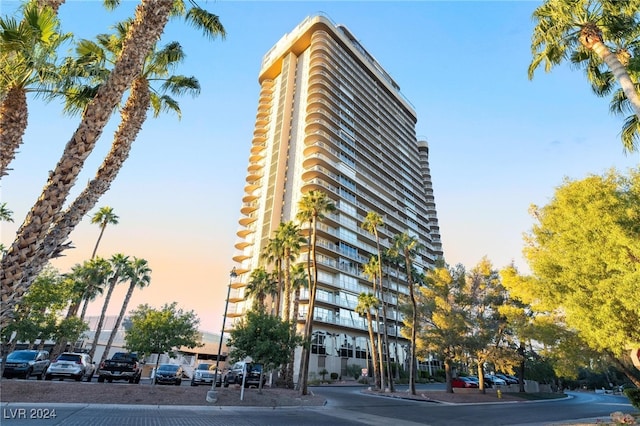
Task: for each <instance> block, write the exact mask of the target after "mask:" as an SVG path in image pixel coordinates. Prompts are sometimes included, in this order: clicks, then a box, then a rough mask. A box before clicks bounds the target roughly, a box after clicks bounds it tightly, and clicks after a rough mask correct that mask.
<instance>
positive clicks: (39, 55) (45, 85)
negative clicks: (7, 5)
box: [0, 1, 71, 179]
mask: <svg viewBox="0 0 640 426" xmlns="http://www.w3.org/2000/svg"><path fill="white" fill-rule="evenodd" d="M70 37H71V35H70V34H63V33H61V32H60V21H59V19H58V17H57V14H56V12H55V10H54V9H52V8H51V7H46V6H41V5H39V4H38V3H37V2H35V1H31V2H28V3H27V4H25V5H24V6H23V7H22V19H21V20H20V22H18V21H17V20H15V19H13V18H3V17H0V179H1V178H2V177H3V176H5V175H7V174H8V166H9V163H11V161H12V160H13V159H14V158H15V155H16V153H17V151H18V148H19V147H20V145H22V137H23V135H24V132H25V130H26V128H27V121H28V110H27V93H29V92H36V93H38V94H39V95H41V96H43V97H45V98H46V99H51V98H53V97H54V96H56V95H58V96H59V95H60V91H59V90H57V88H59V87H61V85H62V83H63V81H64V75H61V74H60V71H62V70H63V68H61V67H59V66H58V64H57V56H58V55H57V52H58V50H59V48H60V47H61V45H62V44H63V43H64V42H65V41H67V40H69V39H70Z"/></svg>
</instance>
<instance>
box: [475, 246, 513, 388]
mask: <svg viewBox="0 0 640 426" xmlns="http://www.w3.org/2000/svg"><path fill="white" fill-rule="evenodd" d="M463 291H464V293H465V294H466V295H467V298H468V299H467V302H468V308H467V309H466V312H467V314H468V316H469V321H470V323H471V328H470V329H469V332H468V335H467V338H466V342H467V343H466V346H467V350H468V352H469V353H470V354H471V356H472V358H473V359H475V362H476V365H477V367H478V379H479V387H480V392H481V393H485V388H484V366H485V364H487V363H489V362H491V363H492V364H493V365H494V366H495V367H496V369H498V370H500V371H511V369H512V366H513V365H514V364H515V363H516V362H517V359H516V358H517V357H516V351H515V348H513V347H511V346H510V344H511V342H510V339H509V338H508V334H509V333H510V331H511V330H510V329H509V326H508V323H507V321H506V317H505V316H503V315H502V314H501V313H500V308H501V307H503V306H504V305H505V304H507V303H508V300H507V298H506V291H505V288H504V287H503V286H502V283H501V280H500V274H499V272H498V271H497V270H496V269H494V268H493V265H492V264H491V261H489V259H488V258H486V257H483V258H482V259H481V260H480V262H478V264H477V265H476V266H475V267H473V269H471V270H470V271H469V272H468V273H467V278H466V285H465V287H464V289H463Z"/></svg>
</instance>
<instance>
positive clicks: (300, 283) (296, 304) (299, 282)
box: [291, 263, 309, 331]
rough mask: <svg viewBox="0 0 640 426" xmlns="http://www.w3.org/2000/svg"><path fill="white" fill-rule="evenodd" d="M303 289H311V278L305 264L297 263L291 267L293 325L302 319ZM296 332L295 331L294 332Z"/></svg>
mask: <svg viewBox="0 0 640 426" xmlns="http://www.w3.org/2000/svg"><path fill="white" fill-rule="evenodd" d="M303 288H309V277H308V275H307V271H306V269H305V266H304V264H302V263H297V264H295V265H293V266H292V267H291V289H292V290H293V293H294V296H293V310H292V311H293V320H294V322H293V324H294V327H295V324H296V323H297V322H298V318H300V314H299V312H298V311H299V310H300V309H299V308H300V291H301V290H302V289H303ZM294 331H295V330H294Z"/></svg>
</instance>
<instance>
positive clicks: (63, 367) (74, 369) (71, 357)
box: [44, 352, 96, 382]
mask: <svg viewBox="0 0 640 426" xmlns="http://www.w3.org/2000/svg"><path fill="white" fill-rule="evenodd" d="M95 371H96V363H95V362H93V361H92V360H91V358H90V357H89V355H87V354H85V353H76V352H64V353H61V354H60V356H59V357H58V358H57V359H56V360H55V361H54V362H52V363H51V365H49V368H48V369H47V373H46V374H45V376H44V379H45V380H51V379H53V378H54V377H55V378H58V379H60V380H63V379H74V380H75V381H76V382H80V381H82V379H85V380H86V381H87V382H90V381H91V379H92V378H93V373H94V372H95Z"/></svg>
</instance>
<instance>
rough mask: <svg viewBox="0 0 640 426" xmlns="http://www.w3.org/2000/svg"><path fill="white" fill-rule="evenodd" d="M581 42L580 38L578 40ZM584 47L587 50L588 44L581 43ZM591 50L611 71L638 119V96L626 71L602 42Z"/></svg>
mask: <svg viewBox="0 0 640 426" xmlns="http://www.w3.org/2000/svg"><path fill="white" fill-rule="evenodd" d="M580 40H581V41H582V37H581V38H580ZM582 44H584V45H585V47H587V48H589V47H590V46H589V45H588V43H584V42H583V43H582ZM591 49H593V51H594V52H595V54H596V55H598V57H599V58H601V59H602V60H603V61H604V62H605V63H606V64H607V66H608V67H609V69H610V70H611V73H612V74H613V75H614V77H615V78H616V80H618V83H620V87H621V88H622V91H623V92H624V94H625V96H626V97H627V99H628V100H629V103H630V104H631V106H632V107H633V111H634V113H635V115H636V116H637V117H638V118H639V119H640V96H638V92H637V90H636V87H635V84H634V83H633V81H632V80H631V77H630V76H629V73H628V72H627V69H626V68H625V67H624V65H622V63H621V62H620V60H619V59H618V58H617V57H616V55H614V54H613V53H612V52H611V50H610V49H609V48H608V47H607V46H606V45H605V44H604V43H602V41H596V42H595V43H593V45H591Z"/></svg>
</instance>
